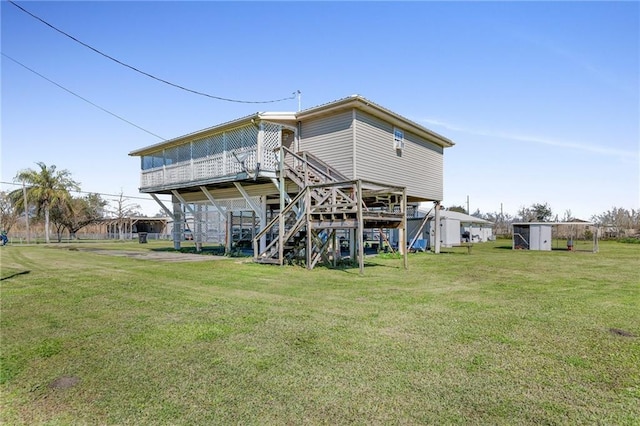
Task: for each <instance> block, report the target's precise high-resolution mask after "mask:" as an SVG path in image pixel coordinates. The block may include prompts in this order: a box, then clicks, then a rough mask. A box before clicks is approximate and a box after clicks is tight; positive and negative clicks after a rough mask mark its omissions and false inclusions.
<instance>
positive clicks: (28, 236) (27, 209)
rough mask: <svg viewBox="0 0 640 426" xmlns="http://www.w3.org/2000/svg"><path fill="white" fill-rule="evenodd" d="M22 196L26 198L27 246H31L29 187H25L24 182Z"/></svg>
mask: <svg viewBox="0 0 640 426" xmlns="http://www.w3.org/2000/svg"><path fill="white" fill-rule="evenodd" d="M22 196H23V197H24V219H25V223H26V226H27V244H30V243H31V236H30V235H29V205H28V204H27V187H26V186H24V181H22Z"/></svg>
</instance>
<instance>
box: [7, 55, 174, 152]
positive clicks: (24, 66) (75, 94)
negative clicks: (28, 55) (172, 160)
mask: <svg viewBox="0 0 640 426" xmlns="http://www.w3.org/2000/svg"><path fill="white" fill-rule="evenodd" d="M0 54H2V56H4V57H5V58H7V59H9V60H11V61H13V62H15V63H16V64H18V65H20V66H21V67H23V68H25V69H27V70H29V71H31V72H32V73H34V74H35V75H37V76H39V77H42V78H43V79H45V80H47V81H48V82H49V83H51V84H55V85H56V86H58V87H59V88H61V89H62V90H64V91H66V92H68V93H71V94H72V95H73V96H75V97H77V98H80V99H82V100H83V101H85V102H86V103H88V104H90V105H93V106H94V107H96V108H98V109H100V110H102V111H104V112H106V113H107V114H109V115H112V116H114V117H116V118H117V119H119V120H122V121H124V122H125V123H127V124H130V125H132V126H134V127H137V128H138V129H140V130H142V131H143V132H146V133H148V134H150V135H152V136H155V137H156V138H159V139H162V140H163V141H166V139H165V138H163V137H162V136H158V135H156V134H155V133H153V132H150V131H149V130H146V129H144V128H142V127H140V126H138V125H137V124H135V123H132V122H131V121H129V120H127V119H125V118H122V117H120V116H119V115H118V114H115V113H113V112H111V111H109V110H107V109H105V108H102V107H101V106H100V105H97V104H95V103H93V102H91V101H90V100H88V99H86V98H83V97H82V96H80V95H78V94H77V93H74V92H72V91H71V90H69V89H67V88H66V87H64V86H62V85H60V84H58V83H56V82H55V81H53V80H51V79H49V78H47V77H45V76H44V75H42V74H40V73H39V72H37V71H35V70H33V69H31V68H29V67H28V66H26V65H25V64H23V63H21V62H19V61H17V60H16V59H13V58H12V57H11V56H9V55H7V54H6V53H4V52H0Z"/></svg>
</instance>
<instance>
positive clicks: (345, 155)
mask: <svg viewBox="0 0 640 426" xmlns="http://www.w3.org/2000/svg"><path fill="white" fill-rule="evenodd" d="M352 121H353V120H352V112H351V111H344V112H341V113H339V114H336V115H331V116H326V117H320V118H315V119H311V120H308V121H303V122H302V124H301V126H300V130H301V131H300V151H308V152H310V153H311V154H313V155H315V156H316V157H318V158H319V159H321V160H322V161H324V162H325V163H327V164H328V165H329V166H331V167H333V168H334V169H336V170H337V171H339V172H340V173H342V174H343V175H345V176H347V177H351V176H352V175H353V132H352Z"/></svg>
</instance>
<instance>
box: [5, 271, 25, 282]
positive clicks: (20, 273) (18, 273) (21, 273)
mask: <svg viewBox="0 0 640 426" xmlns="http://www.w3.org/2000/svg"><path fill="white" fill-rule="evenodd" d="M30 272H31V271H20V272H15V273H13V274H11V275H7V276H6V277H2V278H0V281H4V280H8V279H9V278H13V277H17V276H18V275H27V274H28V273H30Z"/></svg>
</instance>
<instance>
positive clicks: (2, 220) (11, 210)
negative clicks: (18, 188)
mask: <svg viewBox="0 0 640 426" xmlns="http://www.w3.org/2000/svg"><path fill="white" fill-rule="evenodd" d="M19 216H20V212H19V211H18V209H16V208H15V206H14V205H13V202H12V201H11V197H9V194H7V193H6V192H0V228H1V229H2V230H3V231H6V232H9V231H10V230H11V227H12V226H13V225H15V223H16V222H17V221H18V217H19Z"/></svg>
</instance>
